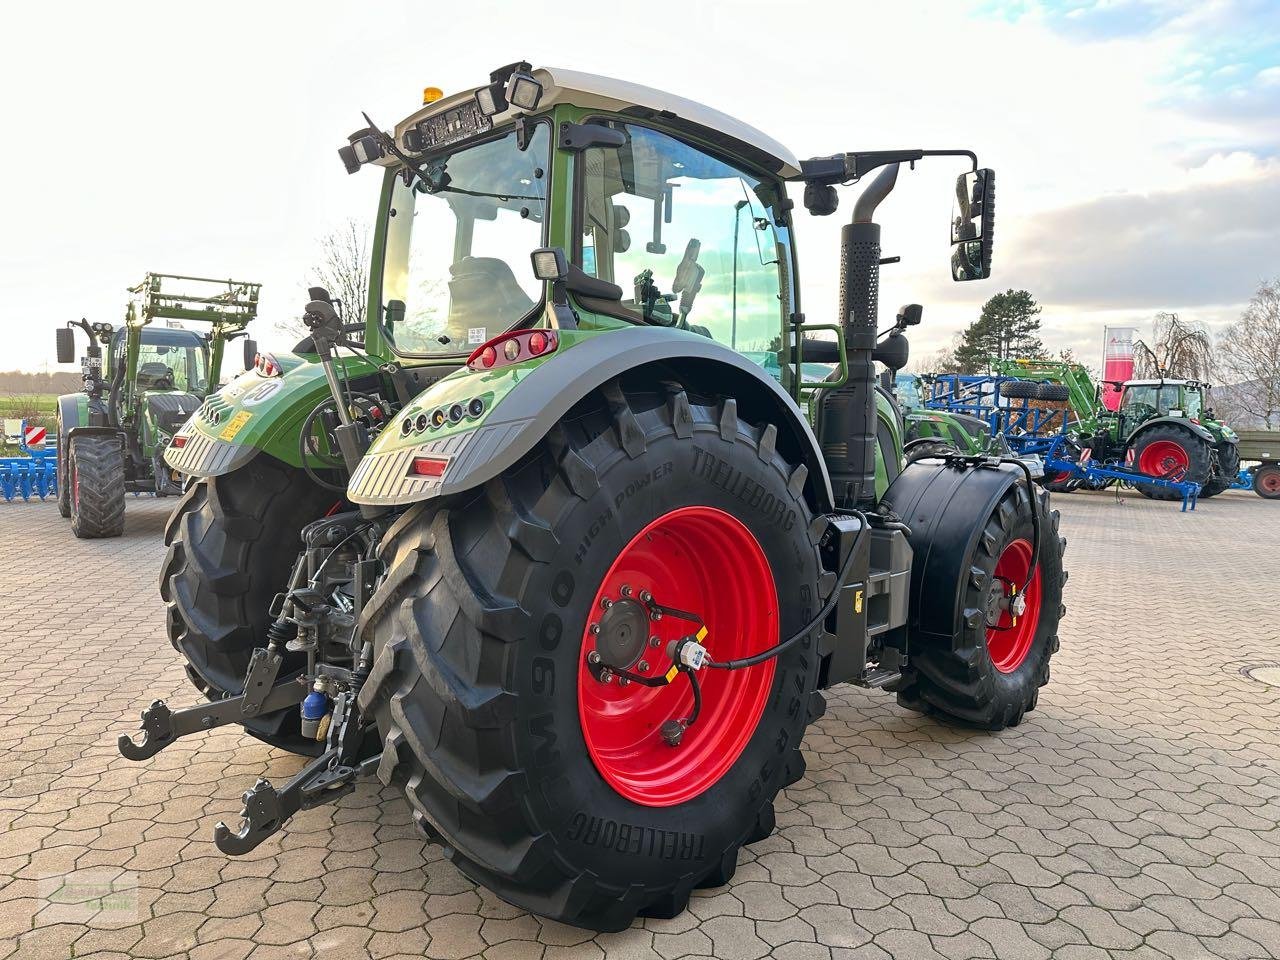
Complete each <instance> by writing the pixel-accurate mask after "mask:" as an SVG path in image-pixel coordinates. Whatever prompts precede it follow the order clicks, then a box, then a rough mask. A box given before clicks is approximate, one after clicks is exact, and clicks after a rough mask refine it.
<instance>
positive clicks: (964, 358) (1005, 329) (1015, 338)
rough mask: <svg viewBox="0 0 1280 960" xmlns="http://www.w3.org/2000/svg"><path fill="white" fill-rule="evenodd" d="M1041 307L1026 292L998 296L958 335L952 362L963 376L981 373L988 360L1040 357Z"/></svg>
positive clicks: (1020, 291) (1007, 292) (1041, 355)
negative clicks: (953, 361) (958, 338)
mask: <svg viewBox="0 0 1280 960" xmlns="http://www.w3.org/2000/svg"><path fill="white" fill-rule="evenodd" d="M1039 332H1040V305H1039V304H1038V303H1036V302H1035V300H1034V299H1033V298H1032V296H1031V294H1030V293H1028V292H1027V291H1026V290H1006V291H1005V292H1004V293H997V294H996V295H995V296H994V297H992V298H991V299H990V300H988V301H987V302H986V303H984V304H983V305H982V313H981V314H980V315H979V316H978V319H977V320H975V321H973V323H971V324H969V326H968V327H966V328H965V330H964V332H963V333H962V334H961V335H960V343H959V345H957V347H956V351H955V361H956V366H958V367H959V368H960V370H961V372H963V373H981V372H983V371H984V370H986V368H987V361H988V359H989V358H992V357H998V358H999V359H1001V360H1008V359H1010V358H1015V357H1043V356H1044V355H1045V354H1044V344H1042V343H1041V342H1040V338H1039V337H1038V336H1037V334H1038V333H1039Z"/></svg>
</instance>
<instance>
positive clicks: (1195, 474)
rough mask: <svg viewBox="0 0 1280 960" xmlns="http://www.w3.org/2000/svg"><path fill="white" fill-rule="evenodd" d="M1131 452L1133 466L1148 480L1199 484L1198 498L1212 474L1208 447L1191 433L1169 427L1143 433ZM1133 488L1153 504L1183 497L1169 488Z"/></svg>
mask: <svg viewBox="0 0 1280 960" xmlns="http://www.w3.org/2000/svg"><path fill="white" fill-rule="evenodd" d="M1130 449H1131V450H1132V452H1133V465H1134V466H1135V467H1136V468H1137V469H1139V470H1141V471H1142V472H1143V473H1145V474H1147V476H1152V477H1162V478H1164V479H1166V480H1186V481H1189V482H1191V483H1198V484H1200V489H1201V496H1203V495H1204V488H1205V485H1206V484H1208V482H1209V477H1210V474H1211V473H1212V470H1213V461H1212V458H1211V457H1210V452H1211V450H1212V448H1211V447H1210V446H1209V443H1208V442H1207V441H1205V440H1202V439H1201V438H1200V437H1198V436H1196V435H1195V434H1193V433H1192V432H1191V431H1190V430H1188V429H1185V428H1183V427H1179V426H1174V425H1172V424H1161V425H1159V426H1155V427H1152V428H1151V429H1149V430H1147V431H1145V432H1144V433H1143V434H1142V435H1141V436H1140V437H1138V440H1137V442H1136V443H1134V444H1133V445H1132V446H1131V447H1130ZM1134 487H1135V488H1137V491H1138V492H1139V493H1140V494H1142V495H1143V496H1144V497H1148V498H1150V499H1152V500H1181V499H1182V495H1181V494H1180V493H1178V491H1176V490H1172V489H1170V488H1169V487H1156V486H1152V485H1151V484H1149V483H1140V482H1135V483H1134Z"/></svg>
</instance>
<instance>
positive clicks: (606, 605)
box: [600, 597, 613, 610]
mask: <svg viewBox="0 0 1280 960" xmlns="http://www.w3.org/2000/svg"><path fill="white" fill-rule="evenodd" d="M600 606H601V607H603V608H604V609H605V610H608V609H609V608H610V607H612V606H613V601H612V600H610V599H609V598H608V597H605V598H604V599H603V600H601V601H600Z"/></svg>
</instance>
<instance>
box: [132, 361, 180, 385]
mask: <svg viewBox="0 0 1280 960" xmlns="http://www.w3.org/2000/svg"><path fill="white" fill-rule="evenodd" d="M173 383H174V381H173V369H172V368H171V367H170V366H169V365H168V364H166V363H161V362H160V361H159V360H152V361H151V362H149V363H144V364H142V365H141V366H140V367H138V389H140V390H172V389H173Z"/></svg>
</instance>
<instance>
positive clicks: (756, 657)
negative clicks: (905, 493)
mask: <svg viewBox="0 0 1280 960" xmlns="http://www.w3.org/2000/svg"><path fill="white" fill-rule="evenodd" d="M840 512H841V513H847V514H849V515H850V516H854V517H857V518H858V520H859V521H861V526H860V527H859V528H858V535H857V536H856V537H854V538H853V545H852V546H850V548H849V556H847V557H846V558H845V561H844V563H843V564H841V565H840V573H839V574H838V575H837V576H836V585H835V589H833V590H832V591H831V596H830V597H828V598H827V602H826V603H825V604H823V606H822V609H821V610H819V611H818V615H817V616H815V617H814V618H813V619H812V620H810V621H809V622H808V623H806V624H805V625H804V626H803V627H802V628H801V629H800V630H799V631H798V632H797V633H795V634H794V635H793V636H790V637H788V638H787V639H786V640H783V641H782V642H781V643H778V644H775V645H774V646H772V647H769V648H768V649H765V650H761V651H760V652H759V653H755V654H752V655H751V656H749V657H742V658H741V659H738V660H725V661H724V662H723V663H721V662H719V661H716V660H711V659H708V660H707V663H706V665H707V666H708V667H710V668H712V669H715V670H741V669H743V668H744V667H754V666H755V665H756V664H758V663H764V662H765V661H766V660H769V659H771V658H773V657H776V656H778V655H779V654H781V653H784V652H785V651H787V650H789V649H790V648H791V647H793V646H795V645H796V644H797V643H799V642H800V641H801V640H803V639H804V638H805V637H806V636H808V635H809V631H811V630H813V628H814V627H817V626H818V625H819V624H821V623H822V621H823V620H825V619H827V617H828V616H830V614H831V611H832V610H834V609H835V608H836V603H837V602H838V601H839V600H840V584H842V583H844V578H845V577H847V576H848V575H849V571H850V570H852V569H853V562H854V560H855V559H857V556H858V547H859V546H861V544H862V538H863V537H865V536H866V535H867V528H868V527H869V526H870V523H869V522H868V520H867V515H866V514H865V513H863V512H862V511H861V510H841V511H840ZM690 676H692V674H690Z"/></svg>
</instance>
